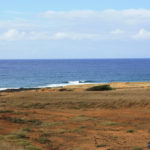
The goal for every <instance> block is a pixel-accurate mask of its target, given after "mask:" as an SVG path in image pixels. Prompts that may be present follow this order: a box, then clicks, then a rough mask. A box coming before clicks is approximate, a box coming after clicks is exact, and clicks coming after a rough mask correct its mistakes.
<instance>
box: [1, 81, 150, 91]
mask: <svg viewBox="0 0 150 150" xmlns="http://www.w3.org/2000/svg"><path fill="white" fill-rule="evenodd" d="M99 85H110V86H111V87H112V88H115V89H122V88H146V87H150V81H143V82H138V81H136V82H108V83H85V84H84V83H81V84H74V85H64V86H58V87H37V88H36V87H35V88H2V90H0V93H2V92H21V91H30V90H60V89H63V88H65V89H83V90H84V89H86V88H90V87H93V86H99Z"/></svg>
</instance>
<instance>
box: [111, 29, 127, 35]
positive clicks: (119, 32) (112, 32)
mask: <svg viewBox="0 0 150 150" xmlns="http://www.w3.org/2000/svg"><path fill="white" fill-rule="evenodd" d="M110 33H111V34H122V33H124V31H123V30H120V29H116V30H113V31H111V32H110Z"/></svg>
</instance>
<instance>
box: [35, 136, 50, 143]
mask: <svg viewBox="0 0 150 150" xmlns="http://www.w3.org/2000/svg"><path fill="white" fill-rule="evenodd" d="M36 141H37V142H39V143H40V144H46V143H50V142H51V141H50V140H49V139H48V138H47V137H39V138H38V139H36Z"/></svg>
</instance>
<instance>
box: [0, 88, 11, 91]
mask: <svg viewBox="0 0 150 150" xmlns="http://www.w3.org/2000/svg"><path fill="white" fill-rule="evenodd" d="M8 89H9V88H0V91H5V90H8Z"/></svg>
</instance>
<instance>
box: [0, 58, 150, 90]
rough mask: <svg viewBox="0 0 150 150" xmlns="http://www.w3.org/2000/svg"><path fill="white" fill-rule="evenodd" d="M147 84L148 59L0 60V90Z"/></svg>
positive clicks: (149, 66) (149, 69)
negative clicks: (70, 85) (106, 83)
mask: <svg viewBox="0 0 150 150" xmlns="http://www.w3.org/2000/svg"><path fill="white" fill-rule="evenodd" d="M116 81H117V82H120V81H121V82H128V81H133V82H134V81H150V59H72V60H0V88H1V89H2V88H32V87H51V86H60V85H67V84H82V83H104V82H116Z"/></svg>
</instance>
